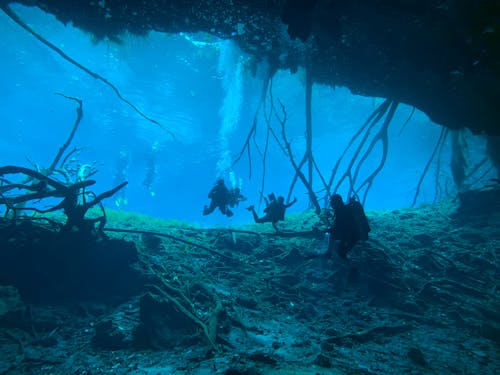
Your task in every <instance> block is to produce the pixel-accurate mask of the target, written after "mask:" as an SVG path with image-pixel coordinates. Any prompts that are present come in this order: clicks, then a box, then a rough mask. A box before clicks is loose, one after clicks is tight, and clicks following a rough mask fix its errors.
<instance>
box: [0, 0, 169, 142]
mask: <svg viewBox="0 0 500 375" xmlns="http://www.w3.org/2000/svg"><path fill="white" fill-rule="evenodd" d="M0 9H2V10H3V11H4V13H5V14H6V15H7V16H8V17H9V18H10V19H11V20H12V21H14V22H15V23H17V24H18V25H19V26H21V27H22V28H23V29H24V30H26V31H27V32H28V33H30V34H31V35H33V36H34V37H35V38H36V39H38V40H39V41H40V42H41V43H43V44H45V45H46V46H47V47H49V48H50V49H51V50H52V51H54V52H55V53H57V54H58V55H59V56H61V57H62V58H63V59H64V60H66V61H68V62H69V63H71V64H73V65H74V66H76V67H77V68H78V69H80V70H83V71H84V72H85V73H87V74H88V75H90V76H91V77H92V78H94V79H97V80H99V81H101V82H103V83H104V84H105V85H107V86H108V87H110V88H111V90H113V91H114V93H115V94H116V96H118V98H119V99H120V100H121V101H123V102H125V103H126V104H128V105H129V106H130V107H131V108H132V109H133V110H134V111H135V112H136V113H137V114H139V116H141V117H142V118H144V119H146V120H148V121H149V122H152V123H153V124H156V125H158V126H160V127H161V128H162V129H164V130H166V131H167V132H168V133H169V134H170V135H171V136H172V138H175V135H174V133H173V132H172V131H171V130H169V129H167V128H165V126H163V125H162V124H160V123H159V122H158V121H157V120H155V119H153V118H151V117H148V116H147V115H146V114H144V113H143V112H142V111H141V110H140V109H139V108H137V107H136V106H135V105H134V104H133V103H131V102H130V101H129V100H127V99H126V98H125V97H123V95H122V94H121V93H120V90H118V88H117V87H116V86H115V85H113V84H112V83H111V82H109V81H108V80H107V79H106V78H104V77H103V76H101V75H99V74H97V73H95V72H93V71H92V70H90V69H89V68H87V67H86V66H84V65H82V64H80V63H79V62H78V61H76V60H75V59H73V58H71V57H69V56H68V55H67V54H66V53H64V52H63V51H62V50H61V49H60V48H58V47H56V46H55V45H54V44H52V43H51V42H49V41H48V40H47V39H45V38H44V37H42V36H41V35H40V34H38V33H37V32H35V31H34V30H33V29H32V28H31V27H29V26H28V25H27V24H26V23H25V22H24V21H23V20H22V19H21V18H19V16H18V15H17V14H16V13H15V12H14V11H13V10H12V8H11V7H10V6H9V5H8V4H3V3H0Z"/></svg>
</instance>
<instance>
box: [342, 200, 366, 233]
mask: <svg viewBox="0 0 500 375" xmlns="http://www.w3.org/2000/svg"><path fill="white" fill-rule="evenodd" d="M347 206H348V207H349V210H350V211H351V213H352V216H353V218H354V221H355V222H356V229H357V232H358V238H359V239H360V240H361V241H366V240H367V239H368V233H370V231H371V228H370V224H369V223H368V219H367V218H366V215H365V210H364V209H363V205H362V204H361V203H360V202H359V200H358V199H357V197H356V196H353V197H351V198H349V203H348V204H347Z"/></svg>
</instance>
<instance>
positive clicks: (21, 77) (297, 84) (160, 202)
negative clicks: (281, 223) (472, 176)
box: [0, 6, 484, 225]
mask: <svg viewBox="0 0 500 375" xmlns="http://www.w3.org/2000/svg"><path fill="white" fill-rule="evenodd" d="M13 9H15V10H16V12H18V14H19V15H20V16H21V18H22V19H23V20H24V21H25V22H27V23H28V24H29V25H30V26H31V27H32V28H33V29H35V30H36V31H37V32H38V33H39V34H41V35H42V36H43V37H45V38H46V39H47V40H49V41H50V42H52V43H53V44H54V45H56V46H57V47H59V48H61V49H62V50H63V51H64V52H65V53H66V54H68V55H69V56H71V57H72V58H73V59H75V60H77V61H78V62H79V63H81V64H83V65H85V66H86V67H88V68H89V69H91V70H93V71H95V72H96V73H98V74H99V75H101V76H103V77H105V78H106V79H107V80H109V81H110V82H112V83H113V84H114V85H115V86H116V87H117V88H118V89H119V90H120V92H121V93H122V95H123V96H124V97H125V98H126V99H127V100H129V101H130V102H132V103H133V104H134V105H135V106H137V107H138V108H139V109H140V110H141V111H142V112H143V113H145V114H146V115H147V116H149V117H151V118H154V119H155V120H157V121H158V122H159V123H161V124H162V126H163V127H160V126H158V125H156V124H154V123H152V122H150V121H147V120H145V119H144V118H142V117H141V116H139V115H138V114H137V112H135V111H134V110H132V109H131V107H130V106H128V105H127V104H126V103H124V102H123V101H121V100H119V98H118V97H117V96H116V95H115V94H114V92H113V91H112V90H111V89H110V88H109V87H108V86H106V85H105V84H103V83H102V82H100V81H98V80H96V79H94V78H92V77H90V76H89V75H88V74H86V73H85V72H83V71H81V70H80V69H78V68H76V67H75V66H73V65H71V64H70V63H68V62H67V61H65V60H64V59H62V58H61V57H60V56H59V55H57V54H56V53H54V52H53V51H51V50H50V49H49V48H47V47H46V46H44V45H43V44H41V43H40V42H39V41H37V40H36V39H35V38H34V37H33V36H31V35H30V34H28V33H27V32H26V31H24V30H23V29H21V28H20V27H19V26H18V25H16V24H14V23H13V22H12V21H11V20H10V19H8V18H7V17H6V16H5V15H4V14H0V33H1V35H2V38H1V39H0V66H1V69H0V84H1V88H2V99H1V100H0V114H1V119H2V124H1V129H2V131H1V132H0V160H1V163H0V164H2V165H8V164H14V165H22V166H27V167H30V166H33V164H30V163H35V164H36V165H39V166H48V165H49V164H50V163H51V161H52V159H53V158H54V156H55V154H56V153H57V151H58V149H59V147H60V146H61V145H62V143H63V142H64V141H65V139H66V137H67V136H68V134H69V132H70V130H71V127H72V125H73V123H74V121H75V109H76V105H75V102H73V101H71V100H68V99H65V98H63V97H62V96H59V95H55V93H62V94H64V95H67V96H73V97H77V98H79V99H81V100H82V101H83V110H84V118H83V120H82V122H81V124H80V127H79V129H78V132H77V133H76V136H75V138H74V140H73V142H72V145H71V146H70V148H69V149H72V148H73V147H78V148H81V152H80V153H79V154H78V159H79V162H80V163H95V167H96V169H97V170H98V173H97V174H95V175H94V176H92V178H93V179H96V180H97V184H96V185H95V187H93V190H94V191H95V192H96V193H100V192H102V191H105V190H107V189H110V188H111V187H113V186H115V185H117V184H118V183H120V182H122V181H123V179H126V180H128V181H129V185H128V187H127V189H126V190H125V191H123V192H122V196H121V197H119V196H116V197H114V198H110V199H108V200H106V201H105V205H106V207H110V208H115V209H121V210H126V211H136V212H140V213H144V214H148V215H152V216H156V217H161V218H167V219H177V220H182V221H188V222H192V223H197V224H201V225H234V224H241V223H248V222H251V215H250V214H249V212H247V211H245V210H244V207H246V206H247V203H248V204H250V203H258V200H259V196H260V193H259V192H260V189H261V182H262V173H263V172H262V171H263V168H262V159H261V158H259V154H258V150H257V148H256V147H255V144H254V143H253V142H252V149H251V151H252V154H251V155H252V162H251V165H252V170H251V175H250V168H249V160H248V157H247V155H246V154H245V156H244V157H243V158H242V159H241V160H240V162H239V163H238V164H236V165H235V166H234V167H233V168H229V167H230V166H231V163H232V161H233V160H234V156H235V155H237V154H238V153H239V152H240V151H241V148H242V146H243V143H244V140H245V138H246V136H247V134H248V132H249V130H250V128H251V126H252V121H253V117H254V114H255V110H256V108H257V105H258V101H259V97H260V91H261V87H262V80H263V76H264V73H265V70H266V66H265V64H260V65H259V66H258V67H257V69H256V73H255V74H252V69H251V66H252V61H251V59H250V57H248V56H245V55H244V54H242V53H241V51H239V50H238V48H237V47H236V46H235V45H234V44H233V43H232V42H231V41H222V40H217V39H215V38H213V37H211V36H208V35H203V34H198V35H182V34H181V35H167V34H161V33H151V34H150V35H148V36H147V37H136V36H123V41H122V43H121V44H116V43H112V42H109V41H100V42H94V41H93V40H92V36H91V35H89V34H86V33H84V32H82V31H80V30H78V29H75V28H73V27H72V26H71V25H66V26H65V25H63V24H61V23H60V22H58V21H57V20H56V19H55V18H54V17H53V16H51V15H47V14H44V13H43V12H42V11H40V10H38V9H36V8H25V7H21V6H13ZM304 82H305V75H304V72H302V71H300V70H299V72H298V73H296V74H293V75H292V74H291V73H290V72H287V71H281V72H278V73H277V74H276V76H275V77H274V80H273V96H274V98H275V99H279V100H281V102H282V103H283V104H284V105H285V107H286V111H287V116H288V120H287V124H286V129H287V135H288V137H289V139H290V140H291V142H292V148H293V150H294V154H295V158H296V159H297V160H298V161H300V159H301V158H302V155H303V152H304V149H305V146H304V128H305V125H304V124H305V113H304V111H305V102H304V97H305V86H304ZM380 103H382V99H381V98H367V97H360V96H354V95H352V94H351V93H350V92H349V90H347V89H346V88H342V87H338V88H336V89H333V88H331V87H326V86H322V85H314V87H313V99H312V106H313V126H314V138H313V145H314V156H315V160H316V162H317V164H318V166H319V168H320V170H321V171H322V173H323V174H324V175H325V176H327V177H329V174H330V171H331V168H332V167H333V165H334V164H335V162H336V160H337V158H338V157H339V155H340V154H341V152H342V150H343V149H344V147H345V146H346V144H347V142H348V141H349V139H350V138H351V136H352V135H353V134H354V132H355V131H356V130H357V128H358V127H359V126H361V125H362V124H363V122H364V121H365V120H366V118H367V117H368V116H369V115H370V113H371V112H372V111H373V110H374V109H375V108H376V106H377V105H379V104H380ZM266 108H267V110H268V109H269V105H267V107H266ZM411 110H412V108H411V107H410V106H407V105H400V106H399V108H398V110H397V112H396V115H395V117H394V120H393V122H392V124H391V128H390V134H389V136H390V143H389V154H388V160H387V162H386V164H385V167H384V169H383V171H382V172H381V173H380V175H379V176H378V177H377V179H376V180H375V183H374V185H373V187H372V188H371V191H370V193H369V194H368V197H367V201H366V209H368V210H371V209H393V208H398V207H407V206H409V205H410V204H411V202H412V200H413V196H414V194H415V189H416V186H417V182H418V179H419V178H420V175H421V173H422V171H423V168H424V166H425V164H426V162H427V160H428V158H429V157H430V155H431V152H432V150H433V148H434V146H435V144H436V141H437V138H438V135H439V133H440V131H441V127H440V126H439V125H437V124H434V123H433V122H432V121H431V120H430V119H429V118H428V117H427V116H426V115H425V114H423V113H421V112H419V111H416V112H415V114H414V115H413V116H412V118H411V120H410V121H409V123H408V124H407V125H406V126H405V127H404V129H403V124H404V122H405V121H406V119H407V118H408V116H409V114H410V113H411ZM272 126H273V127H274V129H275V130H277V132H278V135H279V124H278V123H277V122H276V121H275V120H274V121H273V125H272ZM166 129H168V130H169V131H172V132H173V133H174V134H175V138H173V137H172V136H171V134H170V133H169V131H167V130H166ZM265 129H266V124H265V122H264V118H263V117H262V115H261V116H260V117H259V123H258V129H257V135H256V138H255V141H256V143H257V144H258V145H259V147H260V148H261V149H263V147H264V135H265ZM471 142H472V143H471V148H472V152H471V153H472V155H477V158H478V159H480V158H481V155H483V151H482V150H483V149H484V142H483V141H482V140H481V139H479V138H478V139H474V140H473V141H471ZM380 150H381V149H380V145H379V147H378V148H377V149H376V150H375V152H373V153H372V155H371V158H370V159H369V160H367V162H366V167H365V168H364V169H363V170H364V173H365V175H367V174H368V173H370V172H371V171H372V170H373V168H374V167H375V166H376V165H377V163H378V161H379V159H380V155H381V152H380ZM449 154H450V152H449V144H448V145H445V148H444V153H443V157H442V158H441V163H442V165H441V166H440V169H439V170H440V174H439V176H438V177H439V181H440V184H441V186H442V189H441V190H442V191H448V192H449V193H453V190H454V187H453V183H452V182H451V174H450V172H449V167H448V164H449ZM436 166H437V165H436V163H433V165H432V166H431V169H430V171H429V173H428V175H427V178H426V179H425V181H424V184H423V186H422V188H421V193H420V195H419V199H418V204H422V203H426V202H432V201H434V200H435V198H436V176H435V175H436ZM148 173H149V175H148ZM219 175H220V176H222V177H224V178H225V180H226V182H227V184H231V183H232V182H234V183H235V184H237V185H239V186H241V188H242V192H243V194H244V195H245V196H247V197H248V201H247V202H244V203H243V204H242V205H241V206H240V207H238V208H236V209H235V216H233V217H232V218H226V217H224V216H222V215H221V214H220V213H219V212H214V213H213V214H212V215H210V216H206V217H203V216H202V214H201V213H202V209H203V206H204V205H205V204H208V199H207V193H208V191H209V190H210V188H211V187H212V185H213V183H214V182H215V180H216V178H217V177H218V176H219ZM293 175H294V172H293V168H292V166H291V164H290V162H289V160H288V158H287V157H285V156H284V154H283V152H282V150H281V149H280V147H279V146H278V145H277V143H276V142H275V141H274V140H272V139H271V141H270V145H269V153H268V156H267V158H266V174H265V187H264V191H263V193H264V194H267V193H270V192H275V193H276V194H279V195H285V196H286V194H287V193H288V189H289V187H290V183H291V180H292V178H293ZM146 180H147V181H146ZM315 181H317V182H319V179H318V177H315ZM315 188H317V190H320V189H321V186H320V184H319V183H317V184H316V185H315ZM292 196H296V197H297V198H298V203H297V204H296V205H294V206H293V207H292V208H290V209H289V211H288V212H289V213H292V212H301V211H304V210H305V209H307V207H308V199H307V195H306V193H305V189H304V188H303V187H302V186H301V185H300V184H297V185H296V188H295V190H294V192H293V194H292Z"/></svg>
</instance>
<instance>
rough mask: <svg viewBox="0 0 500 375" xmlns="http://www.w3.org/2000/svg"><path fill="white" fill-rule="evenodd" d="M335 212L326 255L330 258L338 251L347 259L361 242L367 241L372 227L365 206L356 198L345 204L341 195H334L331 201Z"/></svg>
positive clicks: (339, 254)
mask: <svg viewBox="0 0 500 375" xmlns="http://www.w3.org/2000/svg"><path fill="white" fill-rule="evenodd" d="M330 206H331V207H332V209H333V211H334V215H335V216H334V219H333V225H332V226H331V228H329V229H328V233H330V239H329V242H328V250H327V253H326V255H328V256H330V255H331V254H332V253H333V251H334V250H335V249H336V251H337V254H338V256H339V257H340V258H342V259H347V253H349V251H351V250H352V248H353V247H354V246H355V245H356V243H357V242H358V241H360V240H362V241H366V240H367V239H368V233H369V232H370V230H371V229H370V225H369V224H368V219H367V218H366V215H365V212H364V210H363V206H362V205H361V203H360V202H359V201H358V200H356V199H355V198H351V199H350V200H349V203H348V204H344V201H343V200H342V197H341V196H340V195H339V194H334V195H333V196H332V198H331V200H330Z"/></svg>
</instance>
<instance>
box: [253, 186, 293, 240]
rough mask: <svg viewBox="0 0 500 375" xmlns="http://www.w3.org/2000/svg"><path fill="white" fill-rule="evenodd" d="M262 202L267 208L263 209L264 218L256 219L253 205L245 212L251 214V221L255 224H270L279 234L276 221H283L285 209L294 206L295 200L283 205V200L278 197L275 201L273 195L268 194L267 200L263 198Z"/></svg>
mask: <svg viewBox="0 0 500 375" xmlns="http://www.w3.org/2000/svg"><path fill="white" fill-rule="evenodd" d="M264 200H265V201H266V204H267V207H266V208H265V209H264V212H265V215H264V216H262V217H258V215H257V212H255V206H254V205H251V206H249V207H247V210H248V211H251V212H252V215H253V219H254V221H255V222H256V223H272V225H273V228H274V230H275V231H276V232H279V229H278V227H277V226H276V223H277V222H278V221H283V220H285V211H286V209H287V208H288V207H290V206H292V205H293V204H295V202H297V198H293V200H292V201H291V202H290V203H287V204H285V198H283V197H282V196H279V197H278V199H276V197H275V195H274V193H271V194H269V200H267V199H265V198H264Z"/></svg>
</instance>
